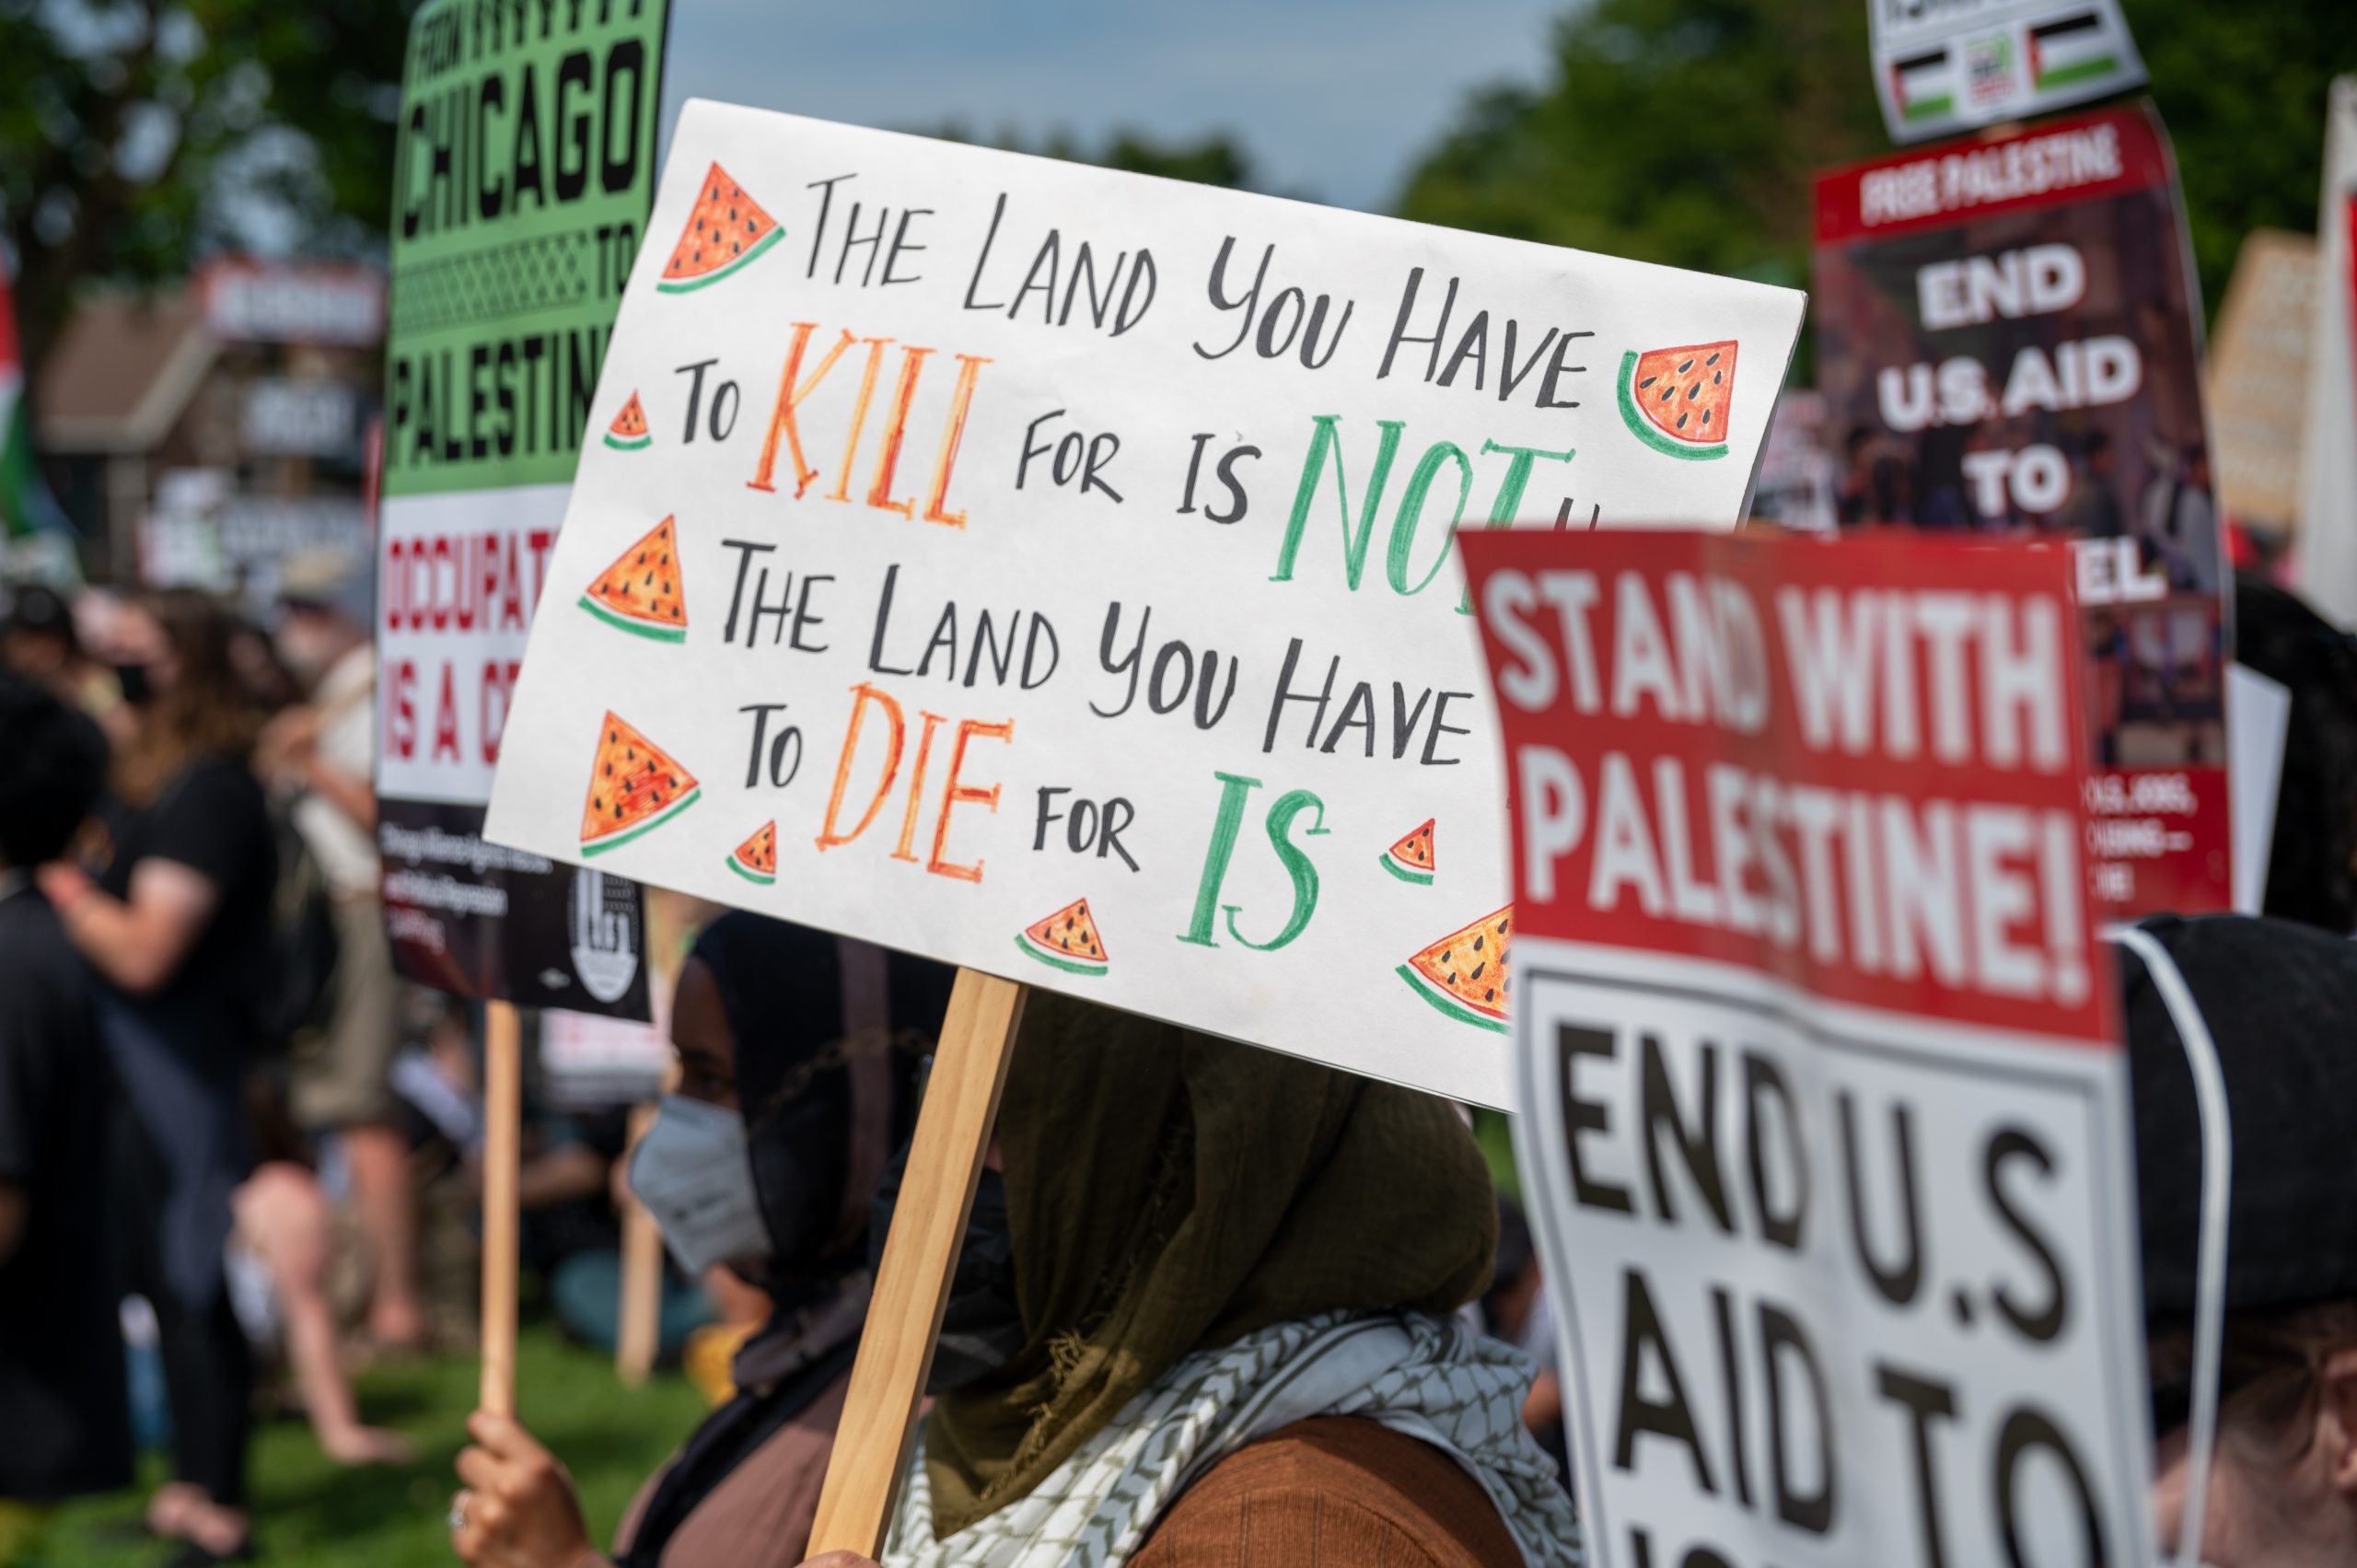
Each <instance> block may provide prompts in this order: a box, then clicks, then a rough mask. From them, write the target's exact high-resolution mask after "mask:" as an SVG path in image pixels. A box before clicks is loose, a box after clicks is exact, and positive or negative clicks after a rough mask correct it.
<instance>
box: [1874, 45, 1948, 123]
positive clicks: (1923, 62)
mask: <svg viewBox="0 0 2357 1568" xmlns="http://www.w3.org/2000/svg"><path fill="white" fill-rule="evenodd" d="M1890 93H1891V98H1892V99H1894V100H1895V101H1896V102H1897V103H1898V118H1899V119H1901V120H1903V121H1905V122H1908V123H1909V124H1910V125H1911V124H1913V123H1914V122H1916V121H1918V120H1935V119H1937V118H1939V117H1940V116H1941V115H1944V114H1953V113H1955V112H1956V85H1955V80H1954V78H1953V76H1952V75H1950V72H1949V68H1948V51H1947V45H1945V44H1942V45H1941V46H1940V47H1939V48H1937V49H1932V50H1926V51H1925V52H1922V53H1921V54H1912V55H1910V56H1908V57H1907V58H1906V59H1904V60H1894V61H1892V62H1891V64H1890Z"/></svg>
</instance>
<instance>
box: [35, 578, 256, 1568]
mask: <svg viewBox="0 0 2357 1568" xmlns="http://www.w3.org/2000/svg"><path fill="white" fill-rule="evenodd" d="M235 624H236V622H235V621H234V620H233V618H232V617H230V616H229V615H228V614H227V613H226V611H225V610H222V609H221V607H220V606H219V605H217V604H216V603H215V601H213V600H212V599H210V598H206V597H205V596H203V595H202V594H199V593H197V592H195V591H193V590H189V589H176V590H168V591H166V592H164V593H160V594H157V595H155V596H153V597H152V598H147V599H145V600H143V601H140V602H139V603H136V604H134V606H133V607H132V608H131V610H130V611H129V612H128V613H127V614H126V615H125V616H124V617H123V618H122V622H121V624H120V625H119V626H118V627H117V629H116V630H117V635H118V636H119V637H120V638H121V639H122V648H123V650H124V652H125V653H126V655H127V658H126V659H125V663H126V665H127V666H128V667H129V668H132V669H134V670H135V671H137V672H138V677H139V679H138V680H137V681H136V682H135V684H136V685H137V686H139V687H142V688H144V691H142V692H137V693H134V691H129V690H126V693H125V695H126V697H127V698H130V699H131V701H130V703H129V706H130V708H131V710H132V719H131V724H130V726H129V733H128V736H127V738H126V740H125V741H124V743H123V745H122V747H121V749H119V751H118V753H117V755H116V758H115V764H114V768H113V781H112V782H113V788H112V791H111V794H110V797H109V799H108V801H107V804H106V806H105V807H104V808H103V810H102V815H101V817H100V819H99V820H100V822H101V823H102V825H103V832H102V834H101V835H100V836H99V839H98V841H97V842H93V843H92V844H90V845H89V847H88V848H87V849H86V851H85V852H84V854H83V855H82V856H81V860H82V863H83V864H81V865H76V864H74V863H71V862H67V861H62V860H61V861H52V862H51V863H50V864H48V865H43V866H42V867H41V869H40V871H39V873H38V876H39V877H40V881H41V890H42V892H43V893H44V894H46V895H47V897H48V900H49V902H50V904H51V905H52V908H54V909H55V911H56V912H57V918H58V920H59V921H60V923H62V924H63V926H64V930H65V934H66V935H67V937H68V938H69V939H70V940H71V941H72V943H73V945H74V947H75V948H76V949H77V950H79V952H80V953H81V954H82V956H83V958H85V959H86V960H87V962H88V964H89V966H90V968H91V970H93V971H95V973H96V974H97V976H98V978H99V1032H100V1035H101V1037H102V1038H103V1040H104V1042H105V1046H106V1053H107V1057H108V1060H109V1061H110V1063H111V1064H112V1066H113V1069H114V1074H115V1080H116V1083H117V1086H118V1087H119V1090H120V1093H121V1100H122V1112H123V1114H122V1115H120V1116H118V1117H117V1118H116V1124H115V1129H114V1134H115V1135H114V1146H115V1149H116V1160H115V1167H114V1175H115V1179H116V1188H115V1195H116V1198H117V1200H118V1202H116V1204H115V1211H116V1214H117V1218H118V1224H119V1228H120V1229H121V1230H122V1234H124V1236H125V1237H127V1240H128V1253H129V1256H128V1259H127V1262H128V1265H129V1270H130V1273H129V1277H128V1280H127V1281H126V1283H128V1284H129V1285H130V1286H131V1288H132V1289H134V1291H135V1292H136V1293H137V1294H138V1295H141V1296H143V1297H145V1299H146V1300H147V1302H148V1303H149V1305H150V1306H152V1307H154V1309H155V1313H156V1320H157V1330H158V1333H159V1337H160V1348H161V1353H162V1356H163V1364H164V1379H165V1387H166V1389H167V1392H168V1398H169V1400H170V1403H171V1411H172V1448H173V1479H172V1480H171V1481H169V1482H168V1483H167V1484H166V1485H165V1486H164V1487H162V1488H161V1489H160V1490H159V1491H158V1492H157V1494H156V1496H155V1497H154V1499H153V1500H152V1501H151V1503H150V1505H149V1508H148V1524H149V1526H150V1527H151V1528H153V1529H154V1530H156V1531H157V1533H158V1534H161V1535H166V1536H171V1537H177V1538H180V1539H185V1540H187V1541H188V1542H189V1543H190V1545H191V1548H192V1551H200V1552H203V1553H204V1554H208V1555H210V1556H211V1557H214V1558H228V1557H231V1556H234V1555H237V1554H238V1553H239V1552H241V1551H244V1550H245V1549H246V1548H247V1547H248V1545H249V1543H250V1533H251V1532H250V1525H249V1522H248V1519H247V1516H246V1513H245V1493H246V1444H247V1436H248V1433H249V1429H250V1423H251V1411H252V1400H251V1377H252V1370H251V1356H250V1347H249V1346H248V1344H247V1341H246V1335H245V1330H244V1329H243V1327H242V1326H241V1325H240V1324H239V1322H238V1315H237V1311H236V1308H235V1307H234V1306H233V1305H232V1304H231V1301H230V1295H229V1286H228V1277H227V1273H226V1269H225V1267H224V1261H223V1256H224V1249H225V1248H226V1245H227V1243H228V1240H229V1236H230V1227H231V1224H232V1218H231V1213H232V1202H233V1198H234V1195H235V1193H236V1191H237V1188H238V1183H240V1182H241V1181H243V1180H244V1179H245V1178H246V1176H247V1175H248V1174H249V1173H250V1169H251V1158H250V1140H249V1136H248V1130H247V1118H246V1113H245V1103H244V1095H245V1076H246V1070H247V1066H248V1063H249V1062H250V1059H251V1055H252V1051H253V1049H254V1046H255V1044H256V1040H255V1034H256V1019H255V1016H254V1012H253V1008H254V1005H255V1001H256V999H257V997H258V996H259V995H260V994H261V992H262V990H263V988H264V987H265V986H266V985H267V983H268V981H269V962H270V951H271V949H270V939H271V928H270V911H271V896H272V892H273V885H274V881H275V877H276V856H275V850H274V846H273V841H272V837H271V830H270V819H269V814H268V812H267V810H266V809H265V807H264V806H263V801H262V792H261V784H259V783H258V782H257V781H256V779H255V777H254V774H253V772H252V770H251V768H250V766H249V759H250V755H251V752H252V748H253V743H254V739H255V737H256V736H257V735H258V734H259V732H260V729H261V714H260V712H259V710H258V708H257V707H256V705H255V703H253V702H252V701H251V699H250V696H249V695H248V693H247V691H246V690H245V688H244V686H243V685H242V684H241V683H240V681H239V679H238V673H237V670H236V668H235V667H234V666H233V664H232V663H231V656H230V643H231V633H232V630H233V628H234V627H235ZM86 865H87V867H88V869H87V870H86V869H85V868H84V867H85V866H86Z"/></svg>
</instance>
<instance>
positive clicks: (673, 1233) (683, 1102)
mask: <svg viewBox="0 0 2357 1568" xmlns="http://www.w3.org/2000/svg"><path fill="white" fill-rule="evenodd" d="M630 1190H631V1191H632V1192H633V1193H634V1194H636V1196H637V1198H638V1201H639V1202H642V1203H644V1204H645V1205H646V1211H647V1213H649V1214H653V1215H654V1216H655V1224H656V1228H658V1229H659V1230H661V1231H662V1233H663V1244H664V1245H665V1246H666V1247H668V1248H669V1249H671V1256H672V1257H673V1258H674V1259H676V1260H678V1261H679V1267H680V1269H682V1270H683V1271H685V1272H687V1273H688V1274H689V1275H691V1276H695V1275H701V1274H702V1273H703V1272H704V1271H706V1270H707V1269H710V1268H713V1267H714V1266H715V1265H717V1264H721V1263H748V1262H754V1261H758V1260H761V1259H764V1258H767V1257H768V1256H769V1255H770V1250H771V1243H770V1233H769V1226H768V1225H766V1224H764V1223H763V1222H762V1219H761V1201H760V1200H759V1199H758V1198H756V1197H755V1196H754V1193H753V1165H752V1161H751V1159H750V1158H749V1156H747V1154H746V1151H745V1119H744V1118H743V1117H741V1116H739V1115H737V1112H735V1111H733V1110H724V1109H721V1108H720V1107H719V1106H716V1105H707V1104H705V1103H704V1102H703V1101H702V1100H695V1099H688V1098H685V1097H683V1096H680V1095H667V1096H665V1097H664V1099H663V1103H662V1106H661V1108H660V1109H658V1110H657V1111H656V1117H655V1125H654V1126H652V1127H650V1128H648V1129H647V1132H646V1136H645V1137H644V1138H641V1139H640V1140H639V1141H638V1149H637V1152H636V1153H634V1154H633V1156H631V1162H630Z"/></svg>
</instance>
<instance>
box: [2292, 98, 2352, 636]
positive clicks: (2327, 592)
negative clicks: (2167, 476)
mask: <svg viewBox="0 0 2357 1568" xmlns="http://www.w3.org/2000/svg"><path fill="white" fill-rule="evenodd" d="M2316 244H2317V249H2318V250H2319V251H2320V252H2321V253H2322V255H2321V260H2322V263H2323V265H2322V267H2321V269H2320V270H2319V272H2318V273H2317V276H2316V333H2315V337H2314V343H2315V345H2316V348H2315V353H2314V354H2313V355H2312V356H2311V357H2310V359H2309V361H2308V429H2307V439H2306V440H2305V442H2304V443H2302V456H2303V459H2304V461H2305V470H2306V471H2305V475H2304V477H2303V481H2302V483H2301V487H2300V488H2301V506H2300V515H2301V517H2302V519H2303V521H2302V528H2301V533H2300V543H2299V552H2298V554H2297V556H2296V558H2295V566H2296V570H2297V575H2298V582H2299V589H2300V592H2301V593H2302V594H2303V595H2305V597H2306V598H2307V600H2308V602H2309V603H2311V604H2313V605H2315V606H2316V610H2317V613H2319V614H2321V615H2323V616H2325V617H2326V618H2327V619H2328V620H2331V621H2336V622H2338V623H2339V624H2340V626H2341V627H2342V628H2344V629H2346V630H2351V631H2357V76H2341V77H2339V78H2337V79H2336V80H2335V81H2334V82H2333V84H2332V104H2331V108H2330V110H2328V118H2327V121H2326V125H2325V147H2324V202H2323V204H2322V206H2321V208H2320V209H2319V210H2318V212H2317V215H2316Z"/></svg>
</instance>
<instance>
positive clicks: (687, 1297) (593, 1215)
mask: <svg viewBox="0 0 2357 1568" xmlns="http://www.w3.org/2000/svg"><path fill="white" fill-rule="evenodd" d="M529 1119H530V1120H531V1121H535V1122H536V1123H537V1125H531V1126H528V1127H527V1128H526V1130H525V1138H526V1155H525V1157H524V1161H523V1167H522V1169H521V1170H520V1171H518V1172H517V1188H516V1191H517V1202H518V1203H519V1204H520V1205H521V1207H522V1208H523V1211H524V1260H525V1265H526V1266H527V1267H528V1268H530V1269H532V1270H534V1271H535V1272H538V1273H539V1274H540V1277H541V1278H543V1279H545V1280H546V1281H547V1282H548V1291H549V1305H550V1307H552V1309H553V1310H554V1311H555V1313H556V1318H557V1321H558V1322H559V1323H560V1324H562V1325H563V1328H564V1330H565V1332H566V1333H568V1334H571V1335H572V1336H573V1337H574V1338H575V1339H576V1340H579V1341H580V1342H583V1343H584V1344H587V1345H590V1346H593V1347H595V1348H596V1349H598V1350H601V1351H607V1352H611V1351H612V1350H613V1349H614V1346H615V1343H616V1342H617V1341H618V1340H619V1339H620V1337H621V1279H622V1264H621V1243H622V1237H621V1214H620V1201H621V1199H625V1198H627V1197H628V1192H627V1191H626V1173H625V1170H624V1163H625V1162H624V1159H623V1156H624V1155H625V1153H626V1152H627V1150H628V1146H629V1143H630V1111H629V1109H627V1108H625V1107H621V1106H615V1107H612V1108H610V1109H602V1110H595V1111H585V1112H579V1113H569V1114H568V1113H553V1112H550V1113H543V1114H541V1115H540V1116H539V1117H537V1118H529ZM618 1190H621V1191H618ZM766 1306H767V1298H766V1297H764V1298H763V1307H764V1310H763V1311H762V1313H761V1318H762V1319H763V1320H766V1319H767V1318H768V1316H769V1314H768V1312H767V1310H766ZM712 1318H713V1307H712V1303H711V1302H710V1301H709V1300H708V1299H706V1297H705V1295H704V1291H703V1287H702V1284H701V1283H699V1282H698V1281H696V1280H695V1279H693V1278H691V1277H690V1276H688V1275H686V1274H683V1273H681V1272H679V1271H678V1270H677V1269H675V1268H667V1269H665V1270H664V1272H663V1281H662V1289H661V1295H660V1296H659V1298H658V1303H657V1316H656V1353H657V1354H658V1355H659V1356H664V1357H670V1356H676V1355H678V1354H679V1351H680V1349H681V1348H682V1347H683V1346H684V1345H685V1344H686V1343H687V1339H688V1336H689V1335H690V1334H691V1333H692V1332H693V1331H694V1330H697V1329H699V1328H701V1327H702V1326H703V1325H704V1324H706V1323H709V1322H710V1321H711V1320H712Z"/></svg>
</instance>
